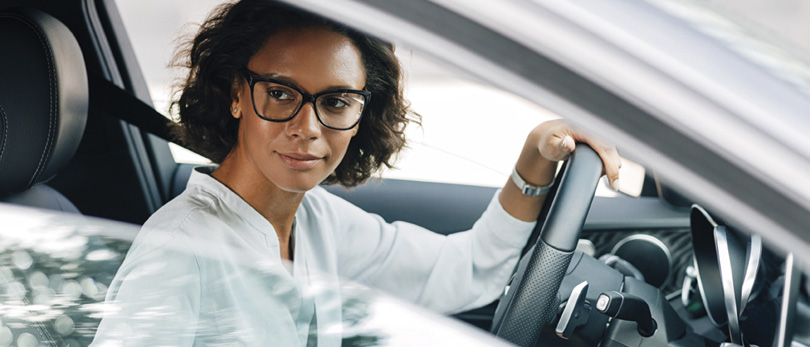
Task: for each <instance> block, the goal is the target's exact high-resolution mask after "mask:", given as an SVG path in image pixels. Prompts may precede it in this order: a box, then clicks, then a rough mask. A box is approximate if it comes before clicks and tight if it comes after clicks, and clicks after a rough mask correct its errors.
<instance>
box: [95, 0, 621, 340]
mask: <svg viewBox="0 0 810 347" xmlns="http://www.w3.org/2000/svg"><path fill="white" fill-rule="evenodd" d="M188 54H189V59H188V67H189V68H190V73H189V76H188V78H187V80H186V81H185V83H184V85H183V89H182V93H181V96H180V98H179V100H177V101H176V105H177V107H178V110H179V114H180V122H179V123H178V125H176V128H175V131H176V133H177V135H178V136H179V138H180V139H181V140H182V141H183V143H184V144H185V145H187V146H188V147H190V148H192V149H195V150H197V151H199V152H201V153H203V154H205V155H207V156H208V157H209V158H211V159H212V160H214V161H215V162H218V163H220V165H219V167H217V168H216V169H215V170H213V171H210V170H207V171H206V170H205V169H202V168H198V169H196V170H195V172H194V173H193V174H192V176H191V178H190V180H189V183H188V187H187V189H186V191H185V192H184V193H183V194H181V195H180V196H178V197H177V198H176V199H174V200H172V201H171V202H169V203H168V204H166V205H165V206H164V207H162V208H161V209H160V210H158V211H157V212H156V213H155V214H154V215H153V216H152V217H151V218H150V219H149V220H148V221H147V222H146V223H145V224H144V226H143V229H142V230H141V232H140V233H139V235H138V237H137V239H136V240H135V242H134V243H133V245H132V248H131V249H130V251H129V254H128V255H127V258H126V260H125V261H124V264H123V265H122V266H121V269H120V270H119V272H118V274H117V275H116V278H115V279H114V280H113V283H112V285H111V286H110V289H109V291H108V297H107V300H108V302H110V303H112V304H113V305H112V307H111V309H110V313H108V314H107V315H106V316H105V317H104V319H103V321H102V323H101V325H100V326H99V330H98V334H97V339H96V342H97V343H99V344H103V343H105V342H108V341H114V340H116V339H125V340H128V341H127V342H128V343H133V344H142V345H209V344H217V343H231V342H240V343H242V344H244V345H267V344H274V345H304V344H308V343H310V344H311V343H317V344H319V345H338V344H340V333H339V332H340V323H341V317H340V297H339V295H340V294H339V290H338V287H337V286H336V283H337V282H338V281H339V278H348V279H351V280H354V281H359V282H361V283H366V284H369V285H371V286H374V287H377V288H381V289H383V290H386V291H388V292H390V293H393V294H394V295H397V296H399V297H401V298H403V299H405V300H409V301H411V302H415V303H417V304H420V305H423V306H426V307H429V308H432V309H434V310H437V311H441V312H447V313H452V312H459V311H463V310H468V309H471V308H474V307H478V306H482V305H485V304H487V303H489V302H492V301H493V300H495V299H496V298H497V297H498V294H499V293H500V292H501V290H502V289H503V286H504V285H505V284H506V281H507V279H508V277H509V275H510V273H511V270H512V269H513V268H514V266H515V264H516V262H517V260H518V256H519V253H520V249H521V247H522V246H523V245H524V244H525V242H526V240H527V238H528V236H529V233H530V232H531V230H532V228H533V226H534V220H535V219H536V216H537V214H538V212H539V210H540V207H541V206H542V204H543V199H544V197H543V196H542V195H540V196H527V195H524V194H523V193H522V190H521V189H519V187H518V186H519V185H520V186H523V185H526V184H529V185H535V186H545V185H548V184H550V182H552V180H553V175H554V169H555V167H556V161H558V160H561V159H564V158H565V157H567V156H568V154H569V153H570V152H571V151H572V150H573V148H574V142H575V141H582V142H587V143H589V144H591V146H592V147H594V148H595V149H596V150H597V152H598V153H599V154H600V155H601V156H602V158H603V161H604V163H605V168H606V172H607V174H608V176H609V177H610V179H611V183H612V185H614V187H615V185H617V184H618V167H619V157H618V154H617V153H616V151H615V149H614V148H613V147H612V146H609V145H607V144H604V143H603V142H601V141H599V140H597V139H595V138H594V137H593V136H590V135H588V134H586V133H583V132H581V131H578V130H576V129H573V128H572V127H570V126H569V125H568V124H566V123H564V122H560V121H553V122H547V123H543V124H541V125H540V126H538V127H537V128H535V129H534V130H533V131H532V132H531V134H530V135H529V137H528V138H527V140H526V144H525V146H524V148H523V151H522V152H521V155H520V158H519V160H518V162H517V164H516V168H515V170H516V172H517V175H516V177H515V178H514V179H512V180H509V181H508V182H506V184H505V185H504V188H503V189H502V190H499V192H498V193H497V194H496V195H495V196H494V197H493V199H492V202H491V203H490V205H489V207H488V209H487V210H486V212H484V214H483V215H482V216H481V218H480V219H479V220H478V222H477V223H476V224H475V226H474V227H473V229H472V230H469V231H466V232H461V233H456V234H453V235H451V236H447V237H445V236H442V235H438V234H435V233H432V232H430V231H427V230H425V229H423V228H420V227H418V226H415V225H411V224H408V223H393V224H388V223H386V222H385V221H384V220H382V219H381V218H380V217H379V216H375V215H371V214H368V213H366V212H364V211H362V210H360V209H359V208H357V207H355V206H353V205H351V204H349V203H348V202H346V201H344V200H341V199H340V198H338V197H336V196H333V195H331V194H329V193H328V192H326V191H325V190H324V189H323V188H320V187H318V184H319V183H327V184H334V183H337V184H342V185H344V186H354V185H357V184H359V183H362V182H363V181H365V180H366V179H368V178H369V177H370V176H371V175H372V174H373V173H374V172H376V171H377V170H378V169H380V167H381V166H383V165H386V166H389V167H390V166H391V160H392V157H393V156H394V155H395V154H396V153H397V152H398V151H399V150H400V149H401V148H402V147H403V146H404V144H405V139H404V135H403V130H404V127H405V125H406V124H407V123H408V122H410V121H411V118H409V117H410V116H409V114H410V113H409V111H408V108H407V105H406V102H405V101H404V99H403V97H402V90H401V84H400V72H399V66H398V63H397V60H396V57H395V56H394V53H393V47H392V46H391V45H389V44H387V43H384V42H381V41H379V40H377V39H375V38H372V37H368V36H366V35H364V34H361V33H358V32H356V31H354V30H351V29H349V28H346V27H344V26H342V25H340V24H337V23H334V22H332V21H329V20H326V19H324V18H320V17H317V16H314V15H311V14H307V13H304V12H301V11H299V10H297V9H293V8H289V7H287V6H284V5H280V4H275V3H272V2H270V1H266V0H245V1H242V2H239V3H235V4H226V5H223V6H221V7H220V8H218V9H217V10H216V11H215V12H214V13H213V14H212V15H211V17H210V18H209V19H208V20H207V21H206V22H205V23H204V24H203V26H202V27H201V29H200V32H199V33H198V34H197V36H196V37H195V38H194V40H193V42H192V45H191V47H190V49H189V51H188ZM522 181H525V182H522ZM282 259H287V260H291V261H292V265H288V266H286V267H285V265H284V264H290V263H289V262H284V261H282Z"/></svg>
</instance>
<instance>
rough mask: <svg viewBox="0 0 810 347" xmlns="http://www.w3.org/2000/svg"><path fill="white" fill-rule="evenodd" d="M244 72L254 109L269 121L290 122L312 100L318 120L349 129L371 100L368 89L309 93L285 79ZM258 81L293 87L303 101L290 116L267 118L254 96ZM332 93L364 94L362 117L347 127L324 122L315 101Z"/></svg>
mask: <svg viewBox="0 0 810 347" xmlns="http://www.w3.org/2000/svg"><path fill="white" fill-rule="evenodd" d="M244 74H245V78H246V79H247V82H248V85H249V86H250V102H251V103H252V104H253V111H254V112H256V115H257V116H259V118H261V119H264V120H266V121H268V122H274V123H284V122H288V121H290V120H291V119H293V118H295V116H297V115H298V112H300V111H301V108H303V107H304V104H306V103H308V102H311V103H312V109H313V110H315V117H316V118H318V122H319V123H321V125H323V126H325V127H327V128H329V129H332V130H349V129H351V128H354V127H355V126H356V125H357V124H359V123H360V120H361V119H363V115H364V114H365V113H366V107H365V105H368V104H369V103H370V102H371V92H370V91H367V90H357V89H331V90H324V91H322V92H318V93H315V94H309V93H307V92H305V91H303V90H301V89H300V88H298V87H296V86H295V85H292V84H290V83H287V82H284V81H279V80H276V79H272V78H267V77H261V76H257V75H255V74H254V73H252V72H250V70H248V69H245V70H244ZM257 82H270V83H275V84H280V85H282V86H285V87H288V88H291V89H292V90H295V91H296V92H298V93H299V94H301V97H302V100H301V103H300V104H299V105H298V108H296V109H295V111H294V112H293V113H292V115H290V116H289V117H287V118H285V119H271V118H267V117H265V116H263V115H262V114H261V112H259V110H258V109H257V108H256V99H255V98H254V97H253V87H254V86H255V85H256V83H257ZM332 93H353V94H359V95H362V96H363V97H364V98H365V105H364V106H363V110H362V111H360V117H357V121H356V122H354V124H352V125H351V126H349V127H346V128H336V127H333V126H329V125H327V124H326V123H324V122H323V119H321V115H320V114H319V113H318V104H316V103H315V101H316V100H317V99H318V97H320V96H321V95H326V94H332Z"/></svg>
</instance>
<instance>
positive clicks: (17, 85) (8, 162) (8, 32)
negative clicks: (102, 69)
mask: <svg viewBox="0 0 810 347" xmlns="http://www.w3.org/2000/svg"><path fill="white" fill-rule="evenodd" d="M0 33H2V35H0V52H2V53H0V202H8V203H14V204H20V205H26V206H33V207H39V208H45V209H51V210H58V211H65V212H74V213H79V210H78V209H77V208H76V206H75V205H74V204H73V203H71V202H70V201H69V200H68V199H67V198H66V197H65V196H63V195H62V194H61V193H59V192H58V191H56V190H55V189H53V188H51V187H48V186H47V185H45V184H43V183H44V182H47V181H48V180H49V179H51V178H53V177H54V176H55V175H56V174H57V173H58V172H59V171H60V170H61V169H62V168H64V167H65V166H66V164H67V163H68V162H69V161H70V159H71V158H72V157H73V155H74V153H75V152H76V149H77V148H78V146H79V142H80V140H81V138H82V134H83V133H84V127H85V124H86V122H87V111H88V99H89V96H88V85H87V72H86V70H85V65H84V58H83V57H82V53H81V49H80V48H79V44H78V42H77V41H76V38H75V37H74V36H73V34H71V32H70V30H69V29H68V28H67V27H66V26H65V25H64V24H62V23H61V22H59V21H58V20H57V19H56V18H54V17H52V16H50V15H48V14H45V13H43V12H40V11H37V10H34V9H11V10H6V11H3V12H0Z"/></svg>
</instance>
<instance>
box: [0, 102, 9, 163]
mask: <svg viewBox="0 0 810 347" xmlns="http://www.w3.org/2000/svg"><path fill="white" fill-rule="evenodd" d="M0 116H2V117H3V143H0V160H3V153H4V152H5V151H6V142H8V117H6V111H5V110H3V106H0Z"/></svg>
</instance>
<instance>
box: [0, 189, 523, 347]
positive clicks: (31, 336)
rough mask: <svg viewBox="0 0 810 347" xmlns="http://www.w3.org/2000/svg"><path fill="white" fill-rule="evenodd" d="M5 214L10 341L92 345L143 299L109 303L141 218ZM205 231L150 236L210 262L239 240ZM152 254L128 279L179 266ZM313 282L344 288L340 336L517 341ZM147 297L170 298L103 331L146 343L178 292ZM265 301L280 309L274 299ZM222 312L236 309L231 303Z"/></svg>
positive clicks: (339, 298)
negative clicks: (153, 322) (193, 244)
mask: <svg viewBox="0 0 810 347" xmlns="http://www.w3.org/2000/svg"><path fill="white" fill-rule="evenodd" d="M0 220H2V221H3V223H4V226H3V228H0V293H2V294H0V297H1V298H2V304H0V345H2V346H42V345H48V346H59V347H62V346H65V347H67V346H87V345H89V344H90V342H91V341H93V340H94V338H96V339H100V338H102V337H100V336H96V335H97V334H96V333H97V331H99V324H100V322H101V319H102V317H104V319H105V320H106V319H110V320H112V321H113V322H115V319H116V318H117V317H119V313H120V312H122V311H123V310H124V308H125V307H126V305H127V304H133V303H130V302H106V303H105V298H107V297H108V291H110V292H112V291H115V288H116V287H115V286H114V285H113V283H114V281H113V277H114V276H116V273H117V272H118V271H119V267H120V266H121V264H122V263H123V261H124V257H125V255H126V254H127V250H128V249H129V248H130V245H131V244H132V242H133V240H134V238H135V235H136V234H137V233H138V231H139V229H140V226H137V225H132V224H125V223H121V222H114V221H110V220H103V219H99V218H93V217H85V216H80V215H75V214H62V213H57V212H53V211H45V210H36V209H32V208H27V207H21V206H15V205H9V204H4V203H0ZM197 241H198V242H199V244H198V245H197V247H198V248H197V249H210V248H208V247H212V248H215V249H216V250H217V251H216V252H213V251H212V252H206V253H201V254H196V253H195V254H190V253H189V251H188V248H184V247H183V246H182V245H180V244H177V243H165V244H159V245H155V244H150V245H149V246H148V247H153V249H154V251H152V252H162V249H164V248H165V249H169V250H170V251H168V252H165V253H161V255H170V256H171V255H174V256H179V257H181V258H182V257H199V258H195V259H199V261H201V262H205V261H207V260H208V259H211V258H214V257H215V255H216V254H218V252H227V251H228V249H229V247H235V246H233V245H222V244H215V245H211V244H206V242H207V241H206V240H204V239H200V240H197ZM239 251H243V250H241V249H239ZM146 264H147V265H144V266H143V267H142V270H141V271H140V272H137V271H136V272H131V273H127V276H126V279H125V280H124V281H137V279H138V278H147V279H149V280H150V281H151V280H154V279H155V278H161V277H160V273H161V272H166V270H165V267H174V266H177V263H169V261H168V260H166V259H165V258H160V257H158V258H155V261H154V262H149V263H146ZM234 264H236V265H239V266H236V267H235V268H232V269H231V270H232V271H235V272H238V273H241V276H246V277H251V278H253V277H255V278H266V277H267V276H268V271H269V270H267V269H266V268H263V267H262V266H260V265H257V264H254V263H247V262H245V263H239V262H238V261H236V262H235V263H234ZM161 269H162V270H161ZM281 271H284V270H283V269H282V270H281ZM314 277H317V276H314ZM178 280H179V278H172V279H170V280H167V281H165V282H160V283H156V284H157V286H156V288H158V290H157V292H158V293H161V294H165V293H166V292H171V289H169V290H168V291H162V290H163V289H165V288H172V287H171V286H172V283H169V282H172V281H178ZM207 280H209V281H210V282H207V283H206V285H207V286H210V287H216V286H217V283H219V284H225V285H226V286H227V285H230V284H232V281H233V280H234V279H232V278H226V277H212V278H207ZM313 282H314V283H316V284H318V285H320V287H318V286H316V285H313V286H310V287H308V288H309V289H308V291H305V292H304V295H302V297H303V299H299V300H300V301H305V300H308V299H307V298H309V297H318V295H322V293H323V287H324V286H327V287H329V288H336V289H337V290H338V291H339V293H340V294H339V295H336V296H334V297H329V300H330V301H328V304H330V305H333V306H334V307H333V306H329V305H324V306H328V307H330V309H338V310H340V311H341V312H342V313H341V315H340V317H342V318H341V320H340V321H339V322H338V324H340V325H341V327H340V328H338V329H332V330H329V332H327V333H326V334H325V336H330V335H332V336H334V337H335V338H337V339H338V340H339V341H341V342H342V343H341V345H343V346H419V345H425V344H435V345H448V344H460V345H464V346H501V345H504V346H505V345H507V344H506V343H505V342H503V341H500V340H498V339H496V338H495V337H494V336H492V335H489V334H487V333H486V332H485V331H482V330H478V329H476V328H474V327H471V326H468V325H466V324H464V323H461V322H457V321H454V320H452V319H450V318H447V317H443V316H440V315H438V314H436V313H431V312H428V311H426V310H425V309H420V308H417V307H415V306H413V305H410V304H406V303H404V302H403V301H401V300H399V299H396V298H393V297H391V296H389V295H386V294H383V293H381V292H379V291H377V290H373V289H370V288H368V287H365V286H362V285H360V284H356V283H354V282H351V281H348V280H345V279H340V280H337V279H335V280H334V281H328V282H327V281H324V280H323V279H320V280H315V281H313ZM272 283H278V282H272ZM242 288H243V289H254V290H257V291H261V292H262V293H263V295H255V296H251V295H250V293H249V292H248V293H243V294H244V295H245V297H246V298H248V300H254V301H255V302H259V301H261V300H260V299H262V298H265V297H272V295H264V293H266V290H267V288H266V287H264V286H262V285H256V286H255V287H254V288H250V287H242ZM274 293H276V292H274ZM254 294H255V293H254ZM251 298H252V299H251ZM142 299H143V300H146V301H148V302H150V303H155V302H159V303H160V304H158V305H152V304H150V305H146V306H145V307H144V306H143V305H141V307H142V308H143V309H142V310H140V311H139V312H137V313H136V314H135V316H138V318H137V319H131V318H132V316H126V317H124V318H126V321H127V322H129V324H125V323H120V324H115V325H114V326H112V327H109V326H108V328H107V330H105V332H107V333H108V334H106V335H105V336H103V337H104V338H107V339H110V340H116V341H114V342H118V343H120V342H122V341H117V340H123V342H125V343H134V344H136V345H141V344H138V342H141V343H142V342H143V341H140V340H138V339H139V338H143V337H145V336H147V337H148V334H144V333H145V331H144V329H143V326H147V325H148V324H149V322H150V319H151V318H154V317H158V316H160V315H161V314H166V310H171V309H172V308H174V307H175V306H174V305H175V304H176V302H174V301H172V300H170V299H171V298H168V297H149V296H148V295H146V296H144V297H139V302H138V303H135V304H140V300H142ZM309 300H311V299H309ZM265 302H266V301H265ZM276 304H279V305H281V306H283V307H287V305H289V306H290V307H295V305H296V304H299V303H298V301H295V300H289V301H288V302H277V303H276ZM262 307H266V308H267V309H268V310H270V309H272V308H271V307H268V306H266V305H265V306H262ZM220 313H221V314H222V316H227V312H225V311H223V312H220ZM218 318H219V317H218ZM188 323H189V322H187V321H179V322H177V323H176V324H168V325H170V326H161V327H154V329H168V330H169V331H176V333H177V334H182V333H183V332H184V331H187V330H186V329H185V328H186V327H188V326H189V324H188ZM217 323H218V324H223V325H224V324H226V323H227V321H226V320H225V319H221V320H218V321H217ZM255 323H258V324H266V323H267V322H255ZM139 324H140V325H139ZM145 324H146V325H145ZM174 329H176V330H174ZM246 330H248V331H246V332H245V331H243V332H242V333H244V334H250V333H251V331H249V329H246ZM110 331H112V333H110ZM116 334H118V335H116ZM191 336H192V337H193V336H194V335H191ZM319 336H320V335H319ZM105 342H111V341H108V340H105V341H102V342H99V341H96V343H100V344H101V345H105V346H107V345H109V344H106V343H105ZM113 345H120V344H116V343H113Z"/></svg>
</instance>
